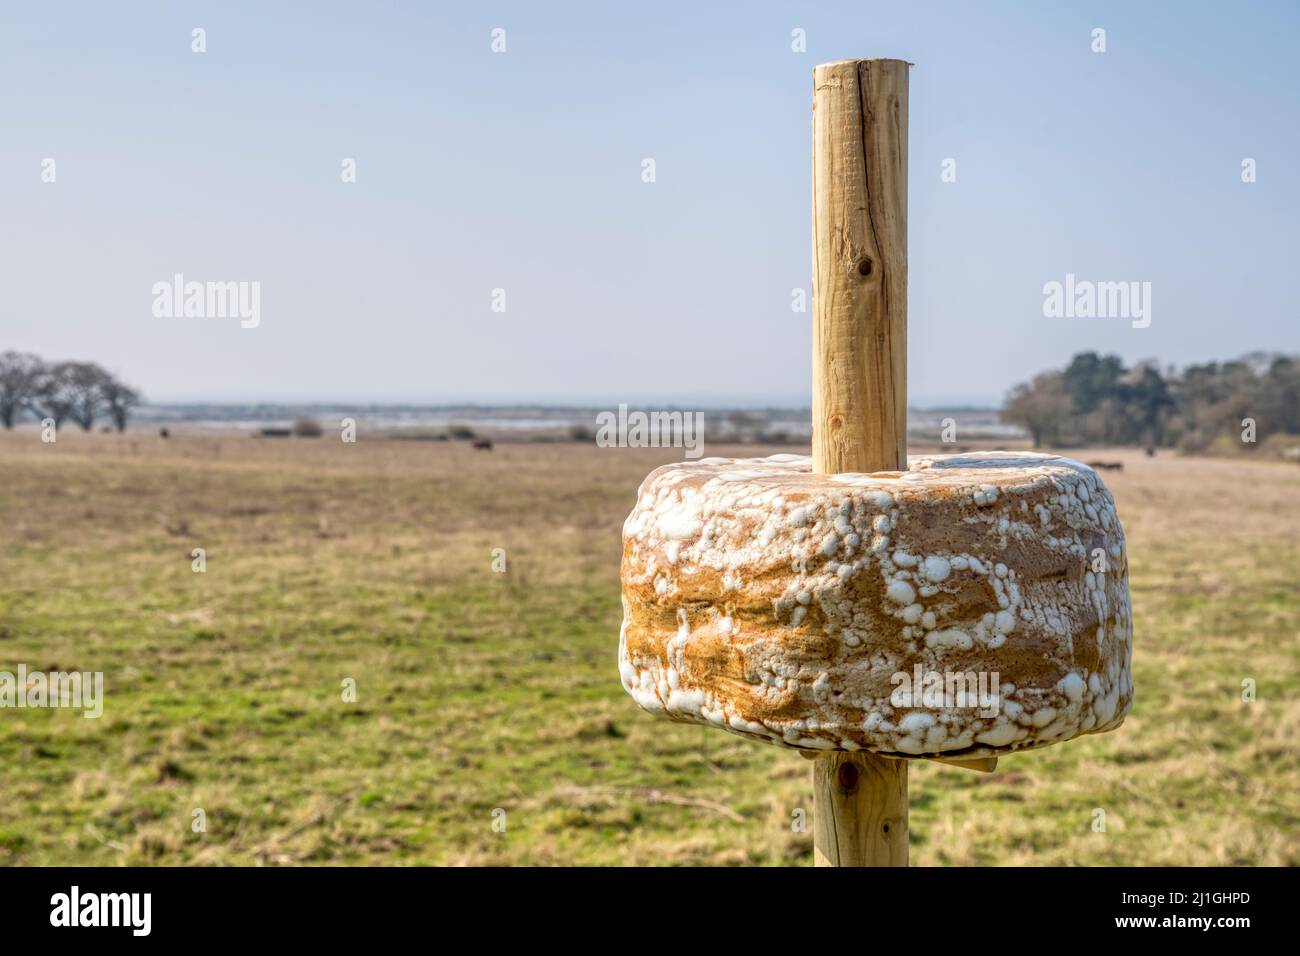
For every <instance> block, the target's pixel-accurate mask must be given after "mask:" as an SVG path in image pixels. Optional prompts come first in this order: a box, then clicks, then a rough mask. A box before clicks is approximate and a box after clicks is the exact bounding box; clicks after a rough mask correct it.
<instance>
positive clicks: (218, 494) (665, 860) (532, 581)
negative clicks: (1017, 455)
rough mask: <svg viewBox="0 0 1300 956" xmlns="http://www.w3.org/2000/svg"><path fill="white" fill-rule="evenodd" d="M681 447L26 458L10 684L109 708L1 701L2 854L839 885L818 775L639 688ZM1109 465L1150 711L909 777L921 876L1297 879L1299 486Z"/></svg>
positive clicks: (90, 446) (6, 448)
mask: <svg viewBox="0 0 1300 956" xmlns="http://www.w3.org/2000/svg"><path fill="white" fill-rule="evenodd" d="M787 450H788V449H787ZM708 453H709V454H734V453H736V450H735V449H724V448H709V449H708ZM740 453H742V454H745V455H750V454H755V453H756V452H755V451H754V450H753V449H745V450H743V451H741V452H740ZM670 457H671V455H670V453H669V452H668V451H655V450H639V449H638V450H618V449H599V448H596V447H594V446H585V445H584V446H579V445H523V444H519V445H499V446H498V447H497V449H496V450H495V451H493V452H491V453H483V452H476V451H474V450H472V449H470V448H469V447H466V446H465V445H463V444H460V443H417V442H396V441H378V440H367V439H366V438H365V436H362V439H361V440H360V441H359V442H357V443H356V444H343V443H341V442H337V441H329V440H324V439H322V440H316V441H311V440H297V439H295V440H292V441H275V440H253V439H250V438H243V437H229V438H210V437H200V436H186V435H182V436H174V437H173V438H172V439H171V440H170V441H166V442H164V441H161V440H160V439H158V438H156V437H153V436H147V435H140V436H131V435H127V436H125V437H118V436H109V435H90V436H83V435H79V434H75V433H71V432H66V433H64V434H62V435H60V437H59V440H58V442H57V444H54V445H44V444H42V443H41V442H40V441H39V438H38V436H37V433H36V432H35V431H34V430H30V429H28V430H24V431H18V432H15V433H13V434H7V435H3V436H0V541H2V542H3V544H2V545H0V581H3V589H2V591H0V670H8V671H15V670H16V669H17V666H18V665H19V664H20V663H25V664H26V665H27V666H28V668H29V669H41V670H47V671H48V670H81V671H97V670H98V671H103V672H104V673H105V697H106V700H105V704H104V714H103V717H102V718H101V719H98V720H92V719H85V718H83V717H81V716H80V714H79V713H74V712H69V711H66V710H48V709H47V710H9V709H6V710H0V760H2V766H3V768H4V771H3V781H2V782H0V863H6V864H98V865H117V864H151V863H163V864H178V863H193V864H347V863H367V864H414V863H428V864H569V863H590V864H624V863H626V864H782V865H808V864H810V863H811V859H812V848H811V825H809V827H808V829H807V831H806V832H802V833H801V832H795V831H794V830H793V829H792V820H793V819H794V818H795V817H796V816H797V814H796V811H797V810H800V809H803V810H805V811H806V812H808V813H810V812H811V788H810V786H809V767H810V765H809V764H808V763H807V762H806V761H805V760H803V759H802V758H801V757H800V756H799V755H798V754H796V753H793V752H789V751H783V750H778V749H777V748H775V747H769V746H764V745H762V744H759V743H754V742H750V741H747V740H743V739H741V738H738V737H733V736H730V735H727V734H723V733H719V732H718V731H716V730H713V729H705V728H702V727H689V726H681V725H675V724H670V723H667V722H664V721H662V720H658V719H655V718H652V717H651V716H649V715H648V714H644V713H642V712H641V711H639V710H638V709H637V708H636V706H635V705H634V704H633V703H632V701H631V699H630V698H628V697H627V696H626V695H625V694H624V693H623V690H622V688H621V687H620V685H619V679H618V670H617V666H616V662H615V657H616V650H617V644H618V627H619V620H620V616H621V612H620V606H619V593H618V580H617V567H618V559H619V553H620V546H619V532H620V529H621V525H622V521H623V518H624V517H625V515H626V513H627V511H628V509H629V508H630V507H631V504H632V502H633V498H634V494H635V491H636V487H637V485H638V483H639V482H640V480H641V478H642V477H644V475H645V474H646V473H647V472H648V471H649V470H650V469H651V468H652V467H654V466H655V465H656V464H659V463H661V462H663V461H666V460H668V459H669V458H670ZM1081 457H1084V456H1081ZM1086 457H1104V458H1112V459H1120V460H1123V461H1124V463H1125V469H1124V471H1123V472H1122V473H1120V474H1112V473H1107V475H1106V481H1107V483H1108V484H1109V485H1110V487H1111V489H1112V490H1113V492H1114V494H1115V498H1116V500H1117V502H1118V505H1119V510H1120V516H1121V519H1122V521H1123V523H1124V526H1125V530H1126V532H1127V535H1128V542H1129V560H1130V566H1131V573H1132V579H1131V584H1132V592H1133V605H1134V617H1135V652H1134V662H1133V663H1134V671H1135V673H1134V683H1135V686H1136V698H1137V699H1136V703H1135V706H1134V710H1133V713H1132V714H1131V716H1130V717H1129V719H1128V721H1127V723H1125V725H1124V726H1123V727H1122V728H1121V729H1120V730H1119V731H1117V732H1116V733H1112V734H1107V735H1102V736H1092V737H1087V738H1084V739H1082V740H1078V741H1074V742H1072V743H1069V744H1066V745H1064V746H1058V747H1051V748H1047V749H1045V750H1040V751H1034V752H1031V753H1025V754H1020V755H1016V756H1013V757H1010V758H1005V759H1004V760H1003V761H1002V763H1001V765H1000V767H999V769H998V771H997V772H996V773H994V774H992V775H981V774H974V773H970V772H968V771H963V770H959V769H955V768H950V767H943V766H940V765H936V764H932V763H928V762H924V761H917V762H914V763H913V769H912V784H911V790H912V796H911V826H912V860H913V862H914V863H916V864H1011V865H1030V864H1056V865H1061V864H1064V865H1088V864H1175V865H1179V864H1212V865H1213V864H1295V863H1297V862H1300V845H1298V843H1297V835H1296V834H1297V823H1298V822H1300V761H1298V760H1297V744H1296V741H1297V740H1298V739H1300V701H1298V700H1297V693H1296V692H1297V689H1298V688H1300V666H1298V661H1297V659H1298V657H1300V639H1298V638H1300V584H1298V582H1300V468H1297V467H1296V466H1294V465H1283V464H1270V463H1255V462H1249V461H1226V460H1208V459H1182V458H1178V457H1175V456H1172V455H1168V456H1163V455H1162V456H1161V457H1157V458H1155V459H1147V458H1145V457H1142V456H1141V455H1139V454H1136V453H1132V452H1124V451H1118V452H1116V451H1106V452H1098V453H1096V454H1095V455H1092V454H1090V455H1088V456H1086ZM194 548H203V549H204V550H205V552H206V571H205V573H202V574H198V573H194V572H193V571H192V570H191V563H192V561H193V558H192V556H191V555H192V550H193V549H194ZM496 548H503V549H505V555H506V560H507V571H506V572H505V573H496V572H494V571H493V569H492V562H493V549H496ZM347 679H352V680H354V681H355V682H356V699H355V700H354V701H351V700H345V699H344V696H345V695H344V688H343V682H344V681H345V680H347ZM1247 679H1252V680H1253V681H1254V682H1255V687H1256V694H1257V699H1256V700H1255V702H1253V703H1246V702H1243V700H1242V682H1243V681H1244V680H1247ZM1096 808H1101V809H1103V810H1104V811H1105V813H1106V819H1107V828H1106V832H1104V833H1097V832H1093V830H1092V822H1093V819H1094V810H1095V809H1096ZM196 810H202V811H203V815H202V818H203V820H204V822H205V824H206V829H205V830H204V831H203V832H196V831H195V828H194V821H195V819H196V816H195V811H196ZM494 811H504V817H502V815H501V814H500V813H499V812H495V813H494ZM501 820H503V821H504V824H505V828H504V832H500V831H499V825H498V828H497V829H494V826H493V824H494V821H501Z"/></svg>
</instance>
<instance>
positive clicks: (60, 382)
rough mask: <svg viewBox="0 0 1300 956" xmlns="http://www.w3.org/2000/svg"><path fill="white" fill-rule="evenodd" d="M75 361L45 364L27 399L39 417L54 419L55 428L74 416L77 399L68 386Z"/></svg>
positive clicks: (32, 410) (33, 412) (28, 404)
mask: <svg viewBox="0 0 1300 956" xmlns="http://www.w3.org/2000/svg"><path fill="white" fill-rule="evenodd" d="M75 364H76V363H74V362H59V363H58V364H56V365H47V366H44V367H43V368H42V369H41V370H40V373H39V374H38V375H37V376H36V384H35V385H34V387H33V388H32V392H31V396H30V397H29V398H28V400H27V407H28V408H29V409H30V410H31V412H32V414H34V415H35V416H36V417H37V418H49V419H51V420H53V422H54V427H55V428H61V427H62V426H63V423H64V422H65V421H67V420H68V419H69V418H71V417H72V413H73V411H74V409H75V407H76V400H75V398H74V397H73V392H72V390H71V389H70V388H69V387H68V382H69V379H70V378H71V377H72V374H73V372H72V366H73V365H75Z"/></svg>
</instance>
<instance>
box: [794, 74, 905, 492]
mask: <svg viewBox="0 0 1300 956" xmlns="http://www.w3.org/2000/svg"><path fill="white" fill-rule="evenodd" d="M908 66H909V64H908V63H906V62H905V61H903V60H842V61H840V62H838V63H823V64H822V65H821V66H819V67H817V68H816V69H814V70H813V150H812V154H813V399H812V406H813V407H812V412H813V421H812V424H813V468H814V469H815V470H816V471H819V472H825V473H827V474H835V473H838V472H845V471H858V472H870V471H896V470H900V469H904V468H906V467H907V70H908Z"/></svg>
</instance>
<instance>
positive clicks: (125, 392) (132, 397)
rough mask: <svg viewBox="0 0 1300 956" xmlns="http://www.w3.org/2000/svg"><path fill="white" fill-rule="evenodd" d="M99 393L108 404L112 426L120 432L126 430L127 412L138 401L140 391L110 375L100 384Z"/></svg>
mask: <svg viewBox="0 0 1300 956" xmlns="http://www.w3.org/2000/svg"><path fill="white" fill-rule="evenodd" d="M99 394H100V396H101V397H102V398H103V399H104V404H105V405H106V406H108V415H109V417H110V418H111V419H113V426H114V427H115V428H116V429H117V430H118V431H120V432H124V431H126V417H127V414H128V413H129V412H130V410H131V409H132V408H134V407H135V406H136V405H138V404H139V403H140V393H139V392H137V391H136V390H135V389H133V388H131V387H130V386H128V385H125V384H123V383H122V382H119V381H118V380H117V379H115V378H113V377H112V376H111V375H110V376H108V377H107V378H106V379H105V381H104V382H103V383H102V384H101V385H100V387H99Z"/></svg>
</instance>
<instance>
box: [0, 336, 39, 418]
mask: <svg viewBox="0 0 1300 956" xmlns="http://www.w3.org/2000/svg"><path fill="white" fill-rule="evenodd" d="M42 368H43V365H42V363H41V360H40V359H39V358H37V357H36V356H35V355H32V354H31V353H29V352H14V351H9V352H5V353H4V354H2V355H0V425H3V426H4V427H5V429H6V430H8V429H10V428H13V427H14V419H15V418H17V416H18V413H19V412H21V411H22V410H23V409H25V408H27V407H28V404H29V403H30V402H31V400H32V397H33V393H34V392H35V389H36V385H37V382H38V381H39V379H40V375H41V371H42Z"/></svg>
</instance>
